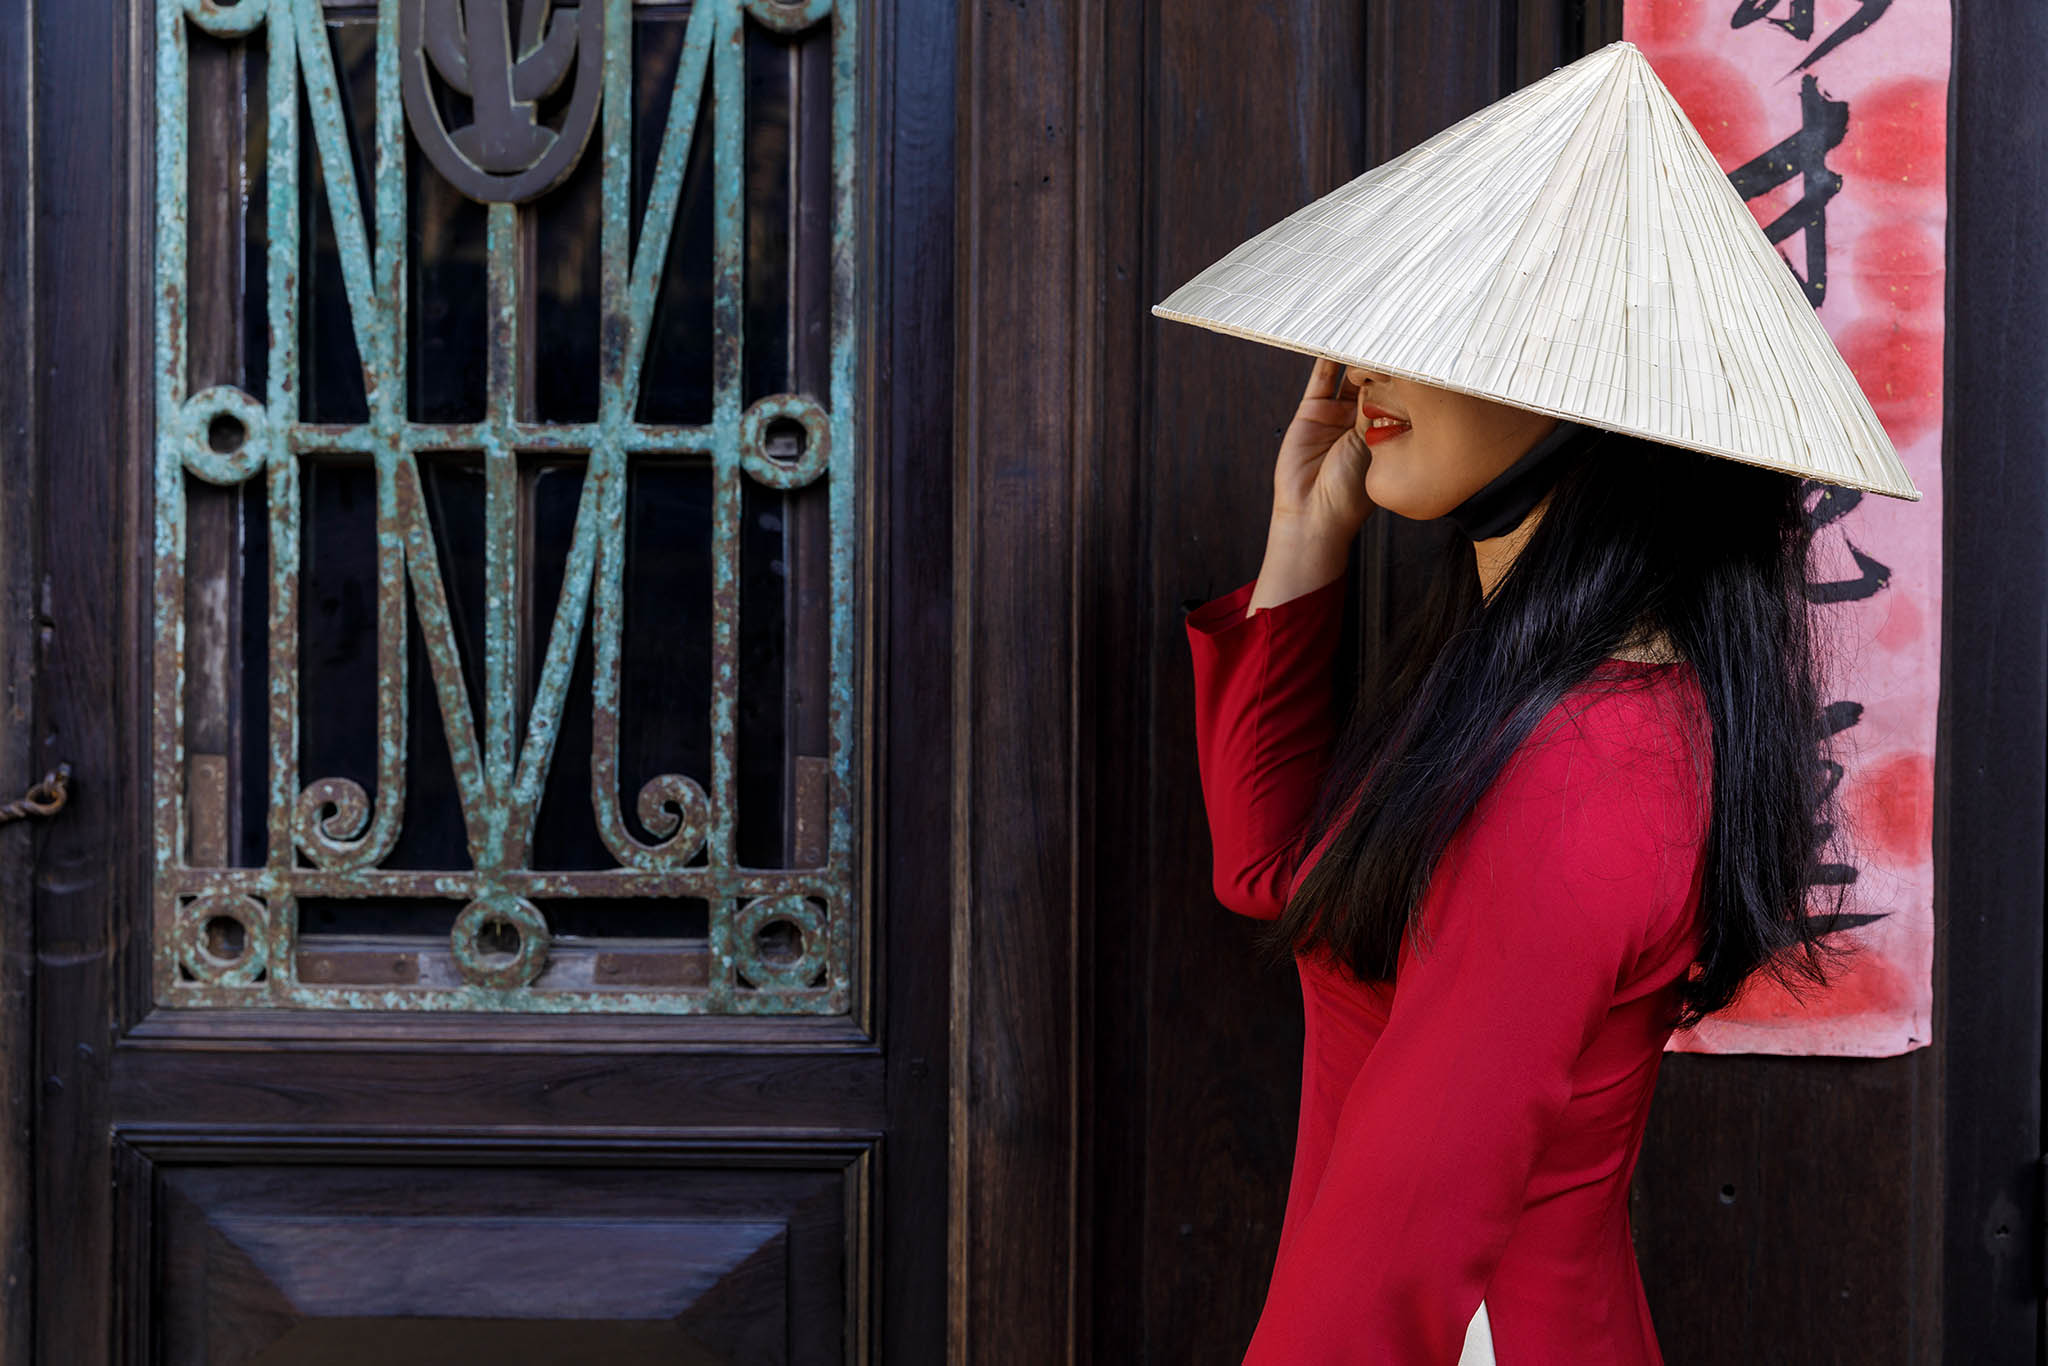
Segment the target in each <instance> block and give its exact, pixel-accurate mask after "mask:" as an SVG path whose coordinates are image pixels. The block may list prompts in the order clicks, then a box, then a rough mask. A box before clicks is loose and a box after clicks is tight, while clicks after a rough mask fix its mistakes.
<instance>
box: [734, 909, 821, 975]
mask: <svg viewBox="0 0 2048 1366" xmlns="http://www.w3.org/2000/svg"><path fill="white" fill-rule="evenodd" d="M792 933H793V934H794V938H795V942H796V948H795V951H794V952H792V951H791V950H790V948H789V947H788V945H789V942H790V939H791V937H792ZM828 935H829V931H828V930H827V928H826V925H825V917H824V915H823V914H822V913H821V912H820V911H819V909H818V907H816V906H814V905H812V904H811V902H810V901H809V900H807V899H806V898H805V897H803V896H802V895H800V894H798V893H794V892H790V893H785V894H783V895H781V896H764V897H760V898H757V899H756V900H753V901H749V902H748V903H747V904H746V905H744V906H742V907H740V908H739V911H738V912H737V913H736V914H735V915H734V916H733V920H732V942H733V945H734V950H735V952H734V955H733V957H734V966H735V967H736V968H737V969H738V970H739V973H740V976H741V977H743V978H744V979H745V980H746V984H747V985H750V986H754V987H758V988H781V989H783V990H799V991H801V990H804V989H806V988H808V987H809V986H810V985H811V983H812V981H813V980H814V979H815V978H816V977H817V975H818V974H819V973H820V972H822V971H823V970H824V968H825V955H826V953H827V950H828V947H829V946H828Z"/></svg>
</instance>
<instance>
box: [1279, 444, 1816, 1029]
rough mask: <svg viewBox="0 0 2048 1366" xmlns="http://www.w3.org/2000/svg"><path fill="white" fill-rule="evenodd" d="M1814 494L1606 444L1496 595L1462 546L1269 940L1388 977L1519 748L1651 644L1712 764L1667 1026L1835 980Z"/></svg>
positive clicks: (1369, 696)
mask: <svg viewBox="0 0 2048 1366" xmlns="http://www.w3.org/2000/svg"><path fill="white" fill-rule="evenodd" d="M1818 488H1819V486H1813V488H1812V489H1809V488H1808V487H1807V486H1805V485H1803V484H1802V482H1801V481H1800V480H1799V479H1797V478H1796V477H1794V476H1792V475H1789V474H1784V473H1781V472H1779V471H1776V470H1768V469H1761V468H1758V467H1755V466H1750V465H1744V464H1739V463H1737V462H1735V461H1731V460H1724V459H1719V458H1716V457H1712V456H1705V455H1700V454H1698V453H1695V452H1692V451H1687V450H1681V449H1678V448H1676V447H1671V446H1665V445H1662V444H1660V443H1657V442H1652V441H1647V440H1643V439H1641V438H1637V437H1630V436H1624V435H1620V434H1616V433H1605V434H1603V435H1602V436H1601V438H1600V439H1599V440H1597V441H1595V442H1593V443H1592V445H1591V446H1590V448H1589V449H1588V450H1587V451H1586V452H1585V453H1584V454H1583V455H1582V456H1580V457H1579V458H1578V459H1577V460H1576V462H1575V463H1574V464H1573V465H1572V467H1571V468H1570V469H1568V470H1567V471H1566V472H1565V473H1564V475H1563V476H1562V477H1561V478H1560V479H1559V481H1558V483H1557V485H1556V487H1555V488H1554V490H1553V491H1552V493H1551V496H1550V502H1549V505H1548V506H1547V508H1546V509H1545V510H1544V512H1543V514H1542V515H1541V516H1540V517H1539V518H1538V519H1537V522H1536V525H1535V527H1534V530H1533V532H1532V534H1531V535H1530V537H1529V539H1528V542H1527V543H1526V544H1525V545H1524V546H1523V548H1522V550H1521V552H1520V553H1519V554H1518V555H1517V556H1516V557H1515V559H1514V562H1513V564H1512V566H1511V567H1510V568H1509V570H1508V571H1507V573H1506V574H1504V575H1503V576H1502V577H1501V579H1500V580H1499V581H1498V582H1497V583H1496V584H1495V585H1494V589H1493V591H1492V592H1491V593H1490V594H1488V595H1486V596H1485V597H1483V598H1482V596H1481V594H1480V591H1479V584H1478V579H1477V576H1476V573H1475V570H1474V567H1473V557H1472V552H1471V549H1470V545H1469V543H1467V542H1465V541H1463V540H1462V539H1459V540H1458V541H1456V542H1455V543H1454V544H1453V545H1452V547H1451V558H1450V559H1449V560H1447V562H1446V563H1445V565H1444V566H1443V567H1442V569H1441V571H1440V572H1439V573H1437V574H1436V575H1435V577H1434V588H1433V595H1434V600H1433V601H1431V602H1428V603H1425V604H1424V605H1423V607H1422V609H1421V610H1420V611H1419V612H1417V613H1415V614H1414V615H1413V616H1412V617H1411V618H1410V620H1409V630H1408V638H1407V639H1406V640H1405V641H1403V642H1402V643H1401V645H1400V647H1399V648H1396V649H1394V650H1393V651H1391V652H1390V653H1389V655H1388V657H1387V666H1386V667H1383V668H1382V669H1380V670H1379V671H1377V673H1376V674H1374V675H1372V676H1369V677H1368V678H1367V679H1366V681H1365V683H1364V685H1363V686H1362V688H1361V690H1360V695H1359V698H1358V702H1357V704H1356V705H1355V706H1354V708H1353V709H1352V715H1351V718H1350V721H1349V723H1348V724H1347V725H1346V727H1345V729H1344V731H1343V734H1342V736H1341V738H1340V739H1339V741H1338V744H1337V747H1336V752H1335V754H1334V755H1333V757H1332V762H1331V765H1330V772H1329V777H1328V779H1327V780H1326V782H1325V785H1324V788H1323V791H1322V795H1321V797H1320V799H1319V801H1318V803H1317V806H1316V809H1315V811H1314V812H1313V813H1312V815H1311V817H1310V820H1309V825H1308V828H1307V829H1306V830H1305V831H1304V832H1303V834H1302V836H1301V838H1300V848H1302V849H1312V848H1314V847H1315V845H1316V843H1317V842H1318V841H1319V840H1320V839H1321V838H1322V836H1323V835H1324V834H1326V833H1328V834H1329V835H1330V842H1329V845H1328V847H1327V848H1326V849H1325V851H1324V852H1323V853H1322V855H1321V856H1320V857H1319V858H1318V860H1317V861H1316V863H1315V865H1314V867H1312V868H1311V869H1310V870H1309V872H1308V874H1307V876H1306V877H1304V878H1303V880H1302V884H1301V886H1300V888H1299V889H1297V891H1296V893H1295V895H1294V896H1293V897H1292V898H1291V899H1290V900H1289V902H1288V904H1287V906H1286V908H1285V909H1284V910H1283V911H1282V913H1281V915H1280V916H1279V918H1278V919H1277V920H1275V921H1273V922H1272V923H1271V924H1270V925H1268V926H1266V927H1265V928H1264V929H1262V930H1261V932H1260V934H1259V940H1260V946H1261V948H1262V949H1263V950H1264V952H1265V953H1266V954H1267V955H1268V956H1269V957H1270V958H1272V959H1275V960H1278V959H1283V958H1285V957H1287V956H1290V955H1292V954H1295V953H1316V954H1319V955H1321V956H1322V957H1323V958H1325V959H1326V960H1329V961H1332V962H1335V963H1336V964H1338V965H1340V966H1342V967H1344V968H1346V969H1348V970H1349V971H1350V972H1351V973H1352V974H1353V975H1355V976H1356V977H1358V978H1360V979H1361V980H1366V981H1389V980H1392V978H1393V976H1394V968H1395V963H1396V961H1397V956H1398V953H1399V950H1400V946H1401V940H1402V937H1403V936H1404V935H1405V934H1406V933H1408V932H1409V930H1410V929H1411V928H1412V927H1413V926H1414V925H1415V923H1416V921H1417V919H1418V916H1419V914H1420V907H1421V903H1422V895H1423V892H1424V891H1425V890H1426V889H1427V887H1428V885H1429V879H1430V874H1431V872H1432V871H1433V870H1434V868H1435V866H1436V863H1437V860H1438V858H1439V857H1440V856H1441V855H1442V853H1443V851H1444V847H1445V845H1446V844H1447V843H1448V842H1449V841H1450V839H1451V837H1452V835H1453V834H1454V833H1455V832H1456V831H1457V828H1458V826H1459V824H1460V823H1461V822H1462V821H1463V820H1464V819H1465V817H1466V816H1467V815H1468V814H1469V813H1470V812H1471V810H1472V808H1473V806H1474V805H1475V804H1476V803H1477V802H1478V801H1479V799H1480V797H1481V796H1482V795H1483V794H1484V793H1485V791H1486V789H1487V786H1488V785H1489V784H1490V783H1491V782H1492V781H1493V779H1494V777H1495V775H1496V774H1498V773H1499V772H1500V770H1501V768H1502V767H1503V765H1505V764H1506V762H1507V760H1508V759H1509V757H1510V756H1511V755H1512V754H1513V752H1514V750H1515V748H1516V746H1518V745H1519V744H1520V743H1521V742H1522V741H1523V740H1524V739H1525V738H1527V737H1528V735H1529V734H1530V733H1531V731H1533V730H1534V729H1535V727H1536V725H1537V723H1538V722H1539V721H1540V720H1541V719H1542V718H1543V716H1544V714H1545V713H1546V712H1548V711H1549V710H1550V709H1551V708H1552V707H1553V706H1555V705H1556V704H1557V703H1558V702H1559V701H1561V700H1562V699H1563V698H1564V696H1565V694H1566V693H1567V692H1568V691H1570V690H1571V689H1573V688H1574V687H1577V686H1579V685H1581V684H1583V683H1585V682H1586V680H1587V678H1588V676H1589V675H1590V674H1591V673H1592V672H1593V670H1594V668H1595V666H1596V665H1598V664H1599V663H1600V661H1601V660H1602V659H1604V658H1605V657H1607V656H1608V655H1610V654H1611V653H1613V652H1614V651H1616V650H1617V649H1627V648H1628V647H1630V646H1631V645H1637V644H1641V643H1644V642H1646V641H1648V640H1651V639H1654V638H1655V636H1656V633H1658V632H1660V631H1661V632H1662V634H1663V636H1664V638H1665V639H1666V640H1668V642H1669V643H1670V645H1671V646H1672V647H1673V648H1674V649H1675V650H1676V651H1677V653H1678V655H1679V657H1680V658H1681V659H1682V660H1683V661H1684V662H1685V663H1687V664H1689V665H1690V666H1691V668H1692V670H1693V673H1694V675H1695V677H1696V679H1697V681H1698V683H1699V688H1700V693H1701V695H1702V696H1703V698H1704V701H1705V719H1706V721H1707V723H1708V725H1707V732H1708V733H1707V734H1706V735H1705V736H1703V737H1700V739H1702V740H1703V741H1705V742H1707V743H1709V744H1710V746H1711V749H1710V751H1709V753H1710V756H1711V764H1710V767H1711V772H1712V781H1711V800H1710V805H1709V808H1708V813H1709V814H1708V829H1707V839H1706V843H1707V848H1706V873H1705V888H1704V892H1703V899H1702V908H1703V915H1704V917H1705V922H1704V926H1703V939H1702V943H1701V948H1700V952H1699V956H1698V958H1697V959H1696V960H1695V961H1694V963H1693V965H1692V968H1691V971H1690V973H1689V975H1688V976H1687V977H1686V979H1685V980H1684V982H1683V983H1682V986H1681V994H1680V1013H1679V1016H1678V1018H1677V1019H1676V1020H1675V1021H1674V1023H1675V1024H1677V1025H1679V1026H1687V1025H1692V1024H1696V1023H1698V1022H1699V1020H1700V1019H1702V1018H1703V1017H1705V1016H1706V1015H1708V1014H1711V1013H1712V1012H1714V1011H1716V1010H1719V1009H1721V1008H1723V1007H1724V1006H1726V1005H1728V1004H1729V1003H1730V1002H1731V1001H1733V1000H1734V999H1735V997H1736V995H1737V994H1738V993H1739V991H1740V990H1741V988H1742V986H1743V984H1744V983H1745V982H1746V981H1747V980H1748V979H1749V978H1750V976H1751V975H1752V974H1754V973H1756V972H1758V971H1759V970H1763V971H1768V972H1770V973H1771V974H1772V975H1773V976H1775V977H1776V978H1777V979H1778V980H1779V981H1780V982H1781V983H1783V984H1784V985H1785V986H1786V987H1787V988H1788V989H1790V990H1793V991H1794V992H1795V994H1796V993H1797V991H1798V989H1799V987H1800V985H1801V983H1810V984H1814V985H1824V984H1825V983H1826V982H1827V981H1828V980H1829V975H1830V974H1829V969H1830V964H1831V961H1832V960H1834V959H1836V958H1838V957H1840V956H1843V955H1845V954H1846V953H1847V952H1848V949H1847V948H1846V946H1844V945H1842V944H1841V943H1840V942H1838V941H1833V940H1831V939H1830V936H1831V935H1832V934H1833V933H1834V931H1835V930H1836V929H1837V928H1839V927H1841V926H1842V925H1844V924H1845V923H1851V922H1847V921H1845V920H1844V918H1843V917H1842V913H1841V909H1840V907H1841V901H1842V887H1841V885H1840V884H1839V883H1838V882H1837V883H1836V884H1835V885H1832V886H1830V885H1827V884H1828V883H1829V879H1828V878H1826V877H1824V876H1820V875H1819V869H1820V866H1821V864H1820V860H1821V857H1822V855H1823V852H1824V850H1825V849H1826V847H1827V845H1828V844H1829V843H1830V841H1831V839H1833V838H1834V837H1835V832H1836V830H1837V828H1838V824H1839V823H1838V820H1837V814H1836V811H1835V792H1834V789H1835V785H1836V783H1837V782H1839V780H1840V777H1841V769H1840V768H1839V767H1837V766H1836V765H1835V764H1834V762H1833V758H1832V755H1831V754H1830V752H1829V747H1830V742H1829V730H1828V727H1827V724H1826V709H1825V706H1824V702H1823V697H1824V694H1823V691H1822V677H1823V672H1822V664H1823V661H1822V658H1821V654H1822V652H1821V650H1820V648H1819V646H1818V644H1817V641H1816V637H1815V634H1814V631H1813V628H1812V625H1811V622H1810V620H1809V614H1808V608H1807V598H1806V587H1807V572H1808V555H1809V551H1810V547H1811V544H1812V539H1813V533H1812V525H1811V519H1810V518H1809V516H1808V511H1807V508H1808V501H1809V498H1810V497H1811V496H1812V495H1813V492H1814V490H1817V489H1818ZM1382 515H1384V514H1382ZM1603 677H1604V675H1603ZM1625 685H1626V684H1620V685H1618V686H1625ZM1704 767H1705V766H1703V772H1702V776H1703V780H1704V777H1705V774H1704ZM1354 797H1355V798H1356V800H1355V802H1354V801H1353V800H1352V798H1354ZM1823 903H1831V907H1830V906H1828V905H1825V904H1823Z"/></svg>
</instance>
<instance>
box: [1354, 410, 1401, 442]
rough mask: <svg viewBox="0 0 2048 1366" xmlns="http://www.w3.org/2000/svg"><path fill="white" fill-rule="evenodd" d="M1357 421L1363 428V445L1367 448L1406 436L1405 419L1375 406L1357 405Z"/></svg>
mask: <svg viewBox="0 0 2048 1366" xmlns="http://www.w3.org/2000/svg"><path fill="white" fill-rule="evenodd" d="M1358 420H1359V421H1360V422H1361V423H1363V424H1364V426H1365V444H1366V446H1367V447H1368V448H1370V447H1373V446H1377V445H1380V444H1381V443H1382V442H1387V441H1392V440H1393V439H1394V438H1395V437H1397V436H1406V435H1407V434H1408V420H1407V419H1406V418H1402V417H1397V416H1395V415H1394V414H1393V413H1390V412H1388V411H1387V410H1386V409H1384V408H1381V407H1379V406H1377V405H1376V404H1371V403H1361V404H1359V405H1358Z"/></svg>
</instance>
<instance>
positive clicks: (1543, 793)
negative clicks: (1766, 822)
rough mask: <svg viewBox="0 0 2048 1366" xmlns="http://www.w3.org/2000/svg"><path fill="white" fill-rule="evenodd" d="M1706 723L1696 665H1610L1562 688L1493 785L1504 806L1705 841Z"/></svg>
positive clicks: (1709, 751)
mask: <svg viewBox="0 0 2048 1366" xmlns="http://www.w3.org/2000/svg"><path fill="white" fill-rule="evenodd" d="M1712 770H1713V744H1712V727H1711V723H1710V721H1709V718H1708V715H1707V710H1706V704H1705V698H1704V696H1703V695H1702V693H1701V691H1700V688H1699V681H1698V679H1697V677H1696V676H1695V675H1694V673H1693V669H1692V666H1691V665H1690V664H1687V663H1685V662H1683V661H1679V662H1667V663H1646V662H1640V661H1633V660H1623V659H1611V658H1610V659H1606V660H1603V661H1601V663H1600V664H1599V665H1596V666H1595V667H1594V669H1593V671H1592V672H1591V673H1590V674H1589V675H1588V676H1587V677H1586V678H1584V679H1583V680H1581V681H1580V682H1579V683H1578V684H1576V685H1575V686H1574V687H1572V688H1571V689H1570V690H1568V691H1567V692H1566V693H1565V695H1564V696H1563V697H1562V698H1560V699H1559V700H1558V701H1557V703H1556V704H1555V705H1554V706H1552V707H1551V708H1550V710H1549V711H1548V712H1547V713H1545V715H1544V716H1543V717H1542V719H1541V720H1539V721H1538V722H1537V724H1536V726H1535V727H1534V729H1533V730H1531V732H1530V734H1529V736H1528V738H1527V739H1526V740H1524V741H1523V742H1522V744H1521V745H1520V746H1519V747H1517V749H1516V750H1515V752H1514V754H1513V755H1512V756H1511V757H1510V758H1509V760H1508V763H1507V765H1506V766H1505V767H1504V768H1503V769H1502V771H1501V773H1500V775H1499V777H1498V778H1496V780H1495V783H1494V789H1495V790H1494V791H1493V792H1490V793H1489V796H1490V797H1493V798H1495V799H1496V800H1498V801H1501V802H1508V801H1516V800H1529V799H1533V800H1536V801H1539V802H1541V803H1543V804H1544V805H1545V807H1546V808H1551V807H1555V808H1556V809H1557V810H1559V811H1561V812H1563V813H1567V814H1570V815H1573V816H1577V817H1579V818H1581V819H1590V820H1595V821H1607V822H1615V823H1619V824H1622V825H1624V826H1625V825H1633V824H1636V823H1637V822H1639V821H1641V820H1643V819H1645V818H1647V819H1648V820H1649V822H1650V823H1651V824H1652V825H1653V826H1654V827H1655V829H1656V830H1657V832H1658V833H1659V834H1660V835H1662V836H1665V837H1669V838H1678V839H1683V840H1685V841H1686V842H1692V841H1693V840H1695V839H1697V838H1702V837H1704V834H1705V828H1706V827H1705V822H1706V817H1707V814H1708V810H1709V796H1710V784H1711V781H1712Z"/></svg>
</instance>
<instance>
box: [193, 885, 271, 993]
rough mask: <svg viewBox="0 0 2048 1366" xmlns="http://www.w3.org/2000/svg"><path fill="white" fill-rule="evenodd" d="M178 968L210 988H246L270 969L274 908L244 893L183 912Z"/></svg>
mask: <svg viewBox="0 0 2048 1366" xmlns="http://www.w3.org/2000/svg"><path fill="white" fill-rule="evenodd" d="M172 937H173V940H174V943H175V945H176V950H177V954H178V962H179V964H180V965H181V966H182V967H183V968H184V969H185V971H187V972H189V973H191V974H192V979H193V980H194V981H196V982H199V983H200V984H202V985H204V986H210V987H245V986H248V985H249V984H250V983H252V982H255V981H257V980H258V979H260V978H261V977H262V976H263V974H264V971H265V970H266V969H267V968H268V967H269V966H270V908H269V907H267V906H265V905H264V904H263V903H262V902H260V901H258V900H257V899H256V898H255V897H252V896H244V895H242V894H241V893H239V892H209V893H207V894H206V895H205V896H201V897H196V898H194V899H193V900H191V901H188V902H186V903H185V904H184V905H182V906H180V907H179V908H178V924H177V928H176V930H175V931H174V932H173V936H172Z"/></svg>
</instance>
